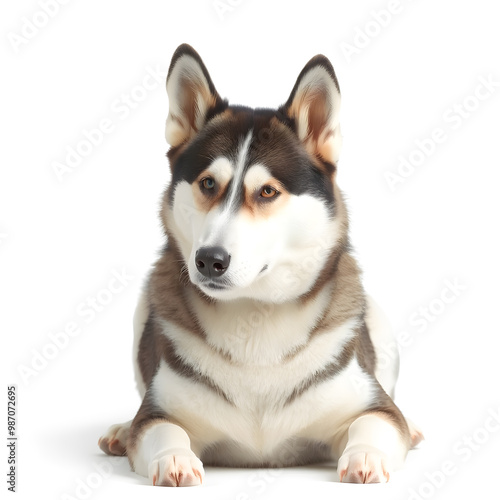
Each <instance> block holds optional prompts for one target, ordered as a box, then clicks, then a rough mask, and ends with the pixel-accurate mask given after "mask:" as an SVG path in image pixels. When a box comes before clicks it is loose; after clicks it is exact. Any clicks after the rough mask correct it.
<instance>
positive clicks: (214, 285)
mask: <svg viewBox="0 0 500 500" xmlns="http://www.w3.org/2000/svg"><path fill="white" fill-rule="evenodd" d="M197 286H198V287H199V288H201V290H202V291H214V292H222V291H224V290H230V289H231V288H232V286H231V285H230V284H229V283H227V282H222V281H217V280H213V279H212V280H201V281H199V282H198V283H197Z"/></svg>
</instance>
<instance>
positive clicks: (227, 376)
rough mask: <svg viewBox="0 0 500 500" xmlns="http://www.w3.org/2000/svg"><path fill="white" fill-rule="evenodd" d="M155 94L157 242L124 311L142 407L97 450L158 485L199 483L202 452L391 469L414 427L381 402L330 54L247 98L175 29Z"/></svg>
mask: <svg viewBox="0 0 500 500" xmlns="http://www.w3.org/2000/svg"><path fill="white" fill-rule="evenodd" d="M167 93H168V98H169V112H168V118H167V122H166V131H165V135H166V139H167V142H168V143H169V145H170V149H169V151H168V153H167V156H168V159H169V163H170V168H171V173H172V177H171V182H170V184H169V186H168V188H167V189H166V191H165V193H164V195H163V198H162V205H161V211H160V217H161V221H162V225H163V229H164V232H165V235H166V237H167V244H166V246H165V247H164V248H163V250H162V252H161V256H160V257H159V259H158V260H157V262H156V263H155V264H154V267H153V269H152V271H151V273H150V275H149V276H148V278H147V280H146V284H145V286H144V290H143V293H142V296H141V298H140V300H139V304H138V306H137V309H136V312H135V315H134V343H133V350H134V369H135V376H136V381H137V386H138V390H139V393H140V396H141V398H142V404H141V406H140V408H139V410H138V412H137V414H136V416H135V418H134V419H133V420H131V421H129V422H126V423H123V424H118V425H114V426H112V427H111V428H110V429H109V430H108V431H107V432H106V434H105V435H104V436H102V437H101V439H100V440H99V446H100V448H101V449H102V450H103V451H104V452H106V453H108V454H112V455H127V456H128V459H129V461H130V465H131V468H132V470H134V471H135V472H137V473H138V474H141V475H142V476H145V477H147V478H149V481H150V482H151V483H152V484H153V485H157V486H193V485H199V484H201V483H202V481H203V478H204V474H205V473H204V470H203V463H204V464H208V465H215V466H232V467H285V466H295V465H302V464H308V463H317V462H321V461H327V460H328V461H332V460H335V461H337V470H338V474H339V478H340V481H341V482H354V483H377V482H386V481H388V479H389V476H390V474H391V473H392V471H393V470H395V469H397V468H399V467H401V466H402V464H403V462H404V460H405V457H406V455H407V452H408V450H409V449H410V448H412V447H414V446H415V445H416V444H417V443H418V442H419V441H420V440H421V439H422V434H421V431H420V430H419V429H418V428H417V427H415V426H414V425H413V424H411V423H409V421H407V420H406V419H405V417H404V416H403V415H402V413H401V411H400V410H399V409H398V407H397V406H396V405H395V403H394V402H393V395H394V386H395V383H396V379H397V375H398V369H399V359H398V356H397V354H395V355H394V356H393V357H392V358H391V359H390V360H387V359H386V358H387V356H386V357H385V359H384V362H383V363H382V362H380V360H381V353H382V352H383V351H382V349H383V348H384V346H387V345H391V343H392V342H393V341H392V334H391V330H390V327H389V326H388V324H387V321H386V319H385V317H384V315H383V313H382V312H381V311H380V309H379V307H378V306H377V305H376V304H375V302H374V301H373V300H372V299H371V298H369V297H368V296H367V295H366V294H365V291H364V289H363V286H362V284H361V279H360V269H359V267H358V264H357V263H356V260H355V258H354V257H353V255H352V250H351V246H350V244H349V237H348V216H347V211H346V205H345V202H344V199H343V197H342V193H341V191H340V190H339V188H338V186H337V183H336V173H337V165H338V160H339V153H340V148H341V134H340V125H339V109H340V90H339V84H338V82H337V78H336V76H335V72H334V70H333V67H332V65H331V63H330V61H329V60H328V59H327V58H326V57H325V56H323V55H317V56H315V57H313V58H312V59H311V60H310V61H309V62H308V63H307V64H306V65H305V67H304V68H303V70H302V71H301V73H300V74H299V76H298V78H297V81H296V83H295V85H294V87H293V89H292V91H291V94H290V96H289V98H288V100H287V101H286V103H285V104H283V105H282V106H280V107H279V108H278V109H260V108H256V109H251V108H248V107H244V106H234V105H229V104H228V102H227V100H224V99H222V98H221V97H220V95H219V94H218V92H217V91H216V89H215V86H214V84H213V82H212V80H211V78H210V75H209V73H208V71H207V68H206V67H205V65H204V63H203V61H202V60H201V58H200V56H199V55H198V53H197V52H196V51H195V50H194V49H193V48H192V47H191V46H189V45H187V44H183V45H181V46H179V47H178V48H177V50H176V51H175V53H174V55H173V57H172V61H171V64H170V68H169V71H168V76H167ZM392 345H393V344H392Z"/></svg>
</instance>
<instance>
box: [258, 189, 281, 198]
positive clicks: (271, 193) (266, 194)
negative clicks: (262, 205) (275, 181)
mask: <svg viewBox="0 0 500 500" xmlns="http://www.w3.org/2000/svg"><path fill="white" fill-rule="evenodd" d="M278 194H279V192H278V191H277V190H276V189H274V188H273V187H271V186H264V187H263V188H262V191H261V192H260V195H261V196H262V198H273V197H275V196H276V195H278Z"/></svg>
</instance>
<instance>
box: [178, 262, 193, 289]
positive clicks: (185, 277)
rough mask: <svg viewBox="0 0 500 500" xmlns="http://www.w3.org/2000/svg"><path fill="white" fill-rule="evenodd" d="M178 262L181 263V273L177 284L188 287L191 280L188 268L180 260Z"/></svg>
mask: <svg viewBox="0 0 500 500" xmlns="http://www.w3.org/2000/svg"><path fill="white" fill-rule="evenodd" d="M178 262H182V267H181V271H180V273H179V282H180V283H181V285H184V286H188V285H189V284H190V283H191V280H190V279H189V271H188V267H187V265H186V263H185V262H184V261H183V260H180V261H178Z"/></svg>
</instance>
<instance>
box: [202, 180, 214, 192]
mask: <svg viewBox="0 0 500 500" xmlns="http://www.w3.org/2000/svg"><path fill="white" fill-rule="evenodd" d="M201 186H202V187H203V188H204V189H207V190H210V189H213V188H214V187H215V180H214V179H212V177H205V178H204V179H202V180H201Z"/></svg>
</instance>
